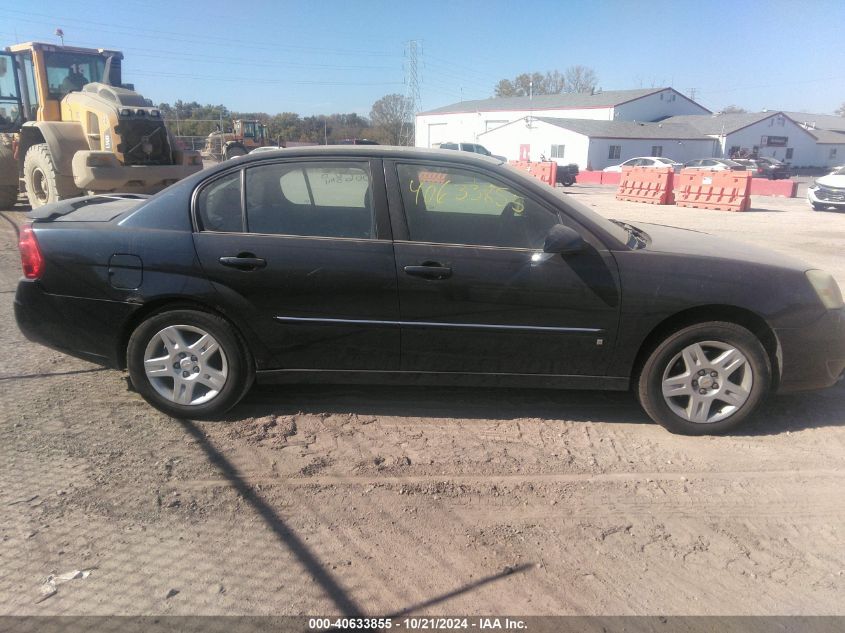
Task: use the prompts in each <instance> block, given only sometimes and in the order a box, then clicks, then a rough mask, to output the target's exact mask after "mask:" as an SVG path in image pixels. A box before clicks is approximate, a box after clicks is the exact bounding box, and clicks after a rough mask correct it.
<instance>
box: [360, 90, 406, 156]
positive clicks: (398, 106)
mask: <svg viewBox="0 0 845 633" xmlns="http://www.w3.org/2000/svg"><path fill="white" fill-rule="evenodd" d="M412 117H413V113H412V112H411V104H410V102H409V100H408V99H407V98H406V97H403V96H402V95H400V94H390V95H385V96H383V97H382V98H381V99H379V100H378V101H376V102H375V103H374V104H373V108H372V110H370V120H371V121H372V125H373V136H374V137H375V140H377V141H379V142H380V143H385V144H387V145H399V144H400V143H401V141H402V126H403V124H407V125H413V123H412Z"/></svg>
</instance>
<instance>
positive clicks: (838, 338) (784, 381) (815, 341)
mask: <svg viewBox="0 0 845 633" xmlns="http://www.w3.org/2000/svg"><path fill="white" fill-rule="evenodd" d="M775 334H776V335H777V337H778V341H780V346H781V354H782V361H781V367H782V369H781V380H780V387H779V389H778V391H780V392H789V391H804V390H809V389H824V388H826V387H830V386H832V385H834V384H835V383H836V382H838V381H839V380H840V379H842V377H843V372H845V308H840V309H838V310H828V311H827V312H826V313H825V315H824V316H822V317H821V318H820V319H819V320H818V321H816V322H815V323H813V324H812V325H810V326H807V327H803V328H784V329H776V330H775Z"/></svg>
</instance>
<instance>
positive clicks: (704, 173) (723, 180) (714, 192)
mask: <svg viewBox="0 0 845 633" xmlns="http://www.w3.org/2000/svg"><path fill="white" fill-rule="evenodd" d="M675 204H676V205H678V206H679V207H696V208H699V209H716V210H719V211H747V210H748V209H749V208H750V206H751V172H749V171H732V170H724V171H708V170H703V169H684V170H682V171H681V173H680V174H677V175H676V176H675Z"/></svg>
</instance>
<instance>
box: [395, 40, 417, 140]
mask: <svg viewBox="0 0 845 633" xmlns="http://www.w3.org/2000/svg"><path fill="white" fill-rule="evenodd" d="M421 55H422V43H421V42H418V41H417V40H410V41H409V42H408V44H407V46H406V47H405V58H406V60H407V61H406V62H405V112H404V115H403V117H402V132H401V134H400V139H401V140H400V142H401V143H402V145H413V144H414V123H415V120H416V114H417V111H418V110H419V109H420V72H419V58H420V56H421Z"/></svg>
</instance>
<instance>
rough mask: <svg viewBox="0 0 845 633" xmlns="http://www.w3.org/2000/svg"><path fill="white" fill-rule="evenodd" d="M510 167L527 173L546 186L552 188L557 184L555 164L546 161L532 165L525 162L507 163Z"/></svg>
mask: <svg viewBox="0 0 845 633" xmlns="http://www.w3.org/2000/svg"><path fill="white" fill-rule="evenodd" d="M508 164H509V165H510V166H511V167H515V168H516V169H522V170H525V171H527V172H528V173H529V174H531V175H532V176H534V177H535V178H537V179H539V180H542V181H543V182H544V183H546V184H547V185H550V186H552V187H554V186H555V185H556V182H557V163H556V162H554V161H546V162H544V163H532V162H530V161H526V160H512V161H508Z"/></svg>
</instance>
